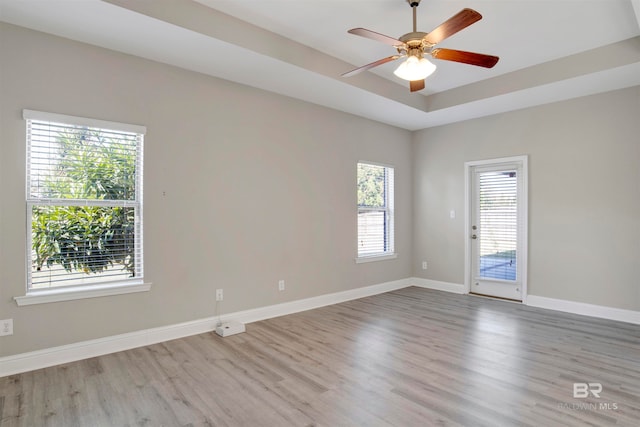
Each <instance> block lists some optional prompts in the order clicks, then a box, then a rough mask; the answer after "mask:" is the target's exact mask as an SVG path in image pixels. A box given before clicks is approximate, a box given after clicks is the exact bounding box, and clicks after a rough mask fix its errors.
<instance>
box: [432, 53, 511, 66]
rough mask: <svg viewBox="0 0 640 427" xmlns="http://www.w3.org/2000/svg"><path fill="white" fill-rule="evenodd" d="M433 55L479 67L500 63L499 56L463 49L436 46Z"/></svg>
mask: <svg viewBox="0 0 640 427" xmlns="http://www.w3.org/2000/svg"><path fill="white" fill-rule="evenodd" d="M431 56H433V57H434V58H436V59H444V60H445V61H455V62H462V63H463V64H470V65H477V66H478V67H485V68H492V67H493V66H494V65H496V64H497V63H498V60H499V59H500V58H498V57H497V56H492V55H484V54H482V53H474V52H465V51H463V50H454V49H441V48H436V49H433V50H432V51H431Z"/></svg>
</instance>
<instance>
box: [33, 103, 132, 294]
mask: <svg viewBox="0 0 640 427" xmlns="http://www.w3.org/2000/svg"><path fill="white" fill-rule="evenodd" d="M24 118H25V119H26V122H27V177H26V178H27V200H26V202H27V203H26V207H27V224H28V229H27V294H30V293H31V294H37V293H38V292H40V293H42V291H46V292H48V293H50V292H51V291H69V290H74V289H75V290H77V289H89V288H96V287H100V286H103V287H104V286H113V285H116V284H118V285H122V286H126V285H136V284H140V283H142V281H143V271H144V269H143V250H142V249H143V247H142V173H143V171H142V149H143V139H144V133H145V128H144V127H143V126H137V125H127V124H122V123H113V122H106V121H101V120H94V119H87V118H82V117H72V116H65V115H59V114H52V113H43V112H37V111H30V110H25V111H24Z"/></svg>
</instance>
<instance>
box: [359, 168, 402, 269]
mask: <svg viewBox="0 0 640 427" xmlns="http://www.w3.org/2000/svg"><path fill="white" fill-rule="evenodd" d="M393 188H394V187H393V168H392V167H388V166H381V165H374V164H368V163H358V257H359V258H363V257H372V256H381V255H389V254H392V253H393V252H394V218H393Z"/></svg>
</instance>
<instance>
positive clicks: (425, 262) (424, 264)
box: [422, 261, 427, 270]
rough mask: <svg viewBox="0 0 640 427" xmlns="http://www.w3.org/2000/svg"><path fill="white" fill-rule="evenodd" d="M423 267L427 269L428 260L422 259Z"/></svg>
mask: <svg viewBox="0 0 640 427" xmlns="http://www.w3.org/2000/svg"><path fill="white" fill-rule="evenodd" d="M422 269H423V270H426V269H427V261H422Z"/></svg>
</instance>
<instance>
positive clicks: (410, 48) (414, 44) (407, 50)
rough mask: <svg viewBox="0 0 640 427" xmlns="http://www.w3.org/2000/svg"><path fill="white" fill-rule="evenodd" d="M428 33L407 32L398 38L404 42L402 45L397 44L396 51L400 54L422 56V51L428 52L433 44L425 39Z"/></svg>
mask: <svg viewBox="0 0 640 427" xmlns="http://www.w3.org/2000/svg"><path fill="white" fill-rule="evenodd" d="M427 34H428V33H423V32H420V31H414V32H411V33H407V34H405V35H403V36H402V37H400V38H399V39H398V40H400V41H401V42H403V43H404V46H398V47H397V49H398V53H400V54H401V55H408V56H417V57H419V58H421V57H422V55H423V54H424V53H429V52H430V51H431V48H432V47H433V44H431V43H429V42H428V41H426V40H425V36H426V35H427Z"/></svg>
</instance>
